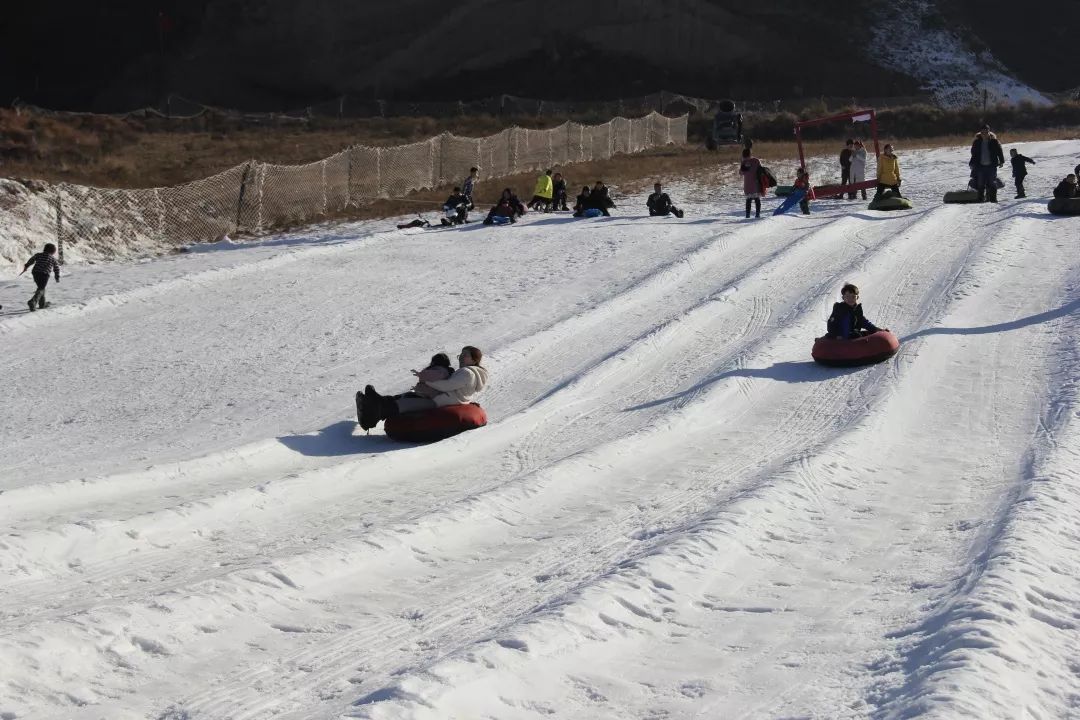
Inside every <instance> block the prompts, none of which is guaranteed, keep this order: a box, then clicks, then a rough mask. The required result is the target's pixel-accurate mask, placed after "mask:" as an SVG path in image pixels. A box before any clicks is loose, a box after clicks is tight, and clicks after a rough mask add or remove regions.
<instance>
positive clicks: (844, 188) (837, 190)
mask: <svg viewBox="0 0 1080 720" xmlns="http://www.w3.org/2000/svg"><path fill="white" fill-rule="evenodd" d="M842 120H852V121H856V122H865V121H867V120H869V121H870V135H871V137H872V138H873V139H874V156H875V157H881V147H880V146H879V145H878V134H877V113H875V112H874V109H873V108H868V109H866V110H854V111H852V112H846V113H840V114H839V115H831V116H829V117H823V118H815V119H814V120H802V121H800V122H797V123H795V141H796V142H797V143H798V144H799V165H800V166H801V167H806V157H805V156H804V155H803V144H802V129H803V128H804V127H813V126H814V125H824V124H825V123H831V122H838V121H842ZM876 187H877V180H876V179H875V180H864V181H863V182H859V183H852V184H851V185H819V186H818V187H813V188H811V189H810V197H812V198H815V197H818V196H819V195H820V196H821V197H829V196H830V195H839V194H841V193H845V192H855V191H856V190H864V189H865V190H869V189H870V188H876Z"/></svg>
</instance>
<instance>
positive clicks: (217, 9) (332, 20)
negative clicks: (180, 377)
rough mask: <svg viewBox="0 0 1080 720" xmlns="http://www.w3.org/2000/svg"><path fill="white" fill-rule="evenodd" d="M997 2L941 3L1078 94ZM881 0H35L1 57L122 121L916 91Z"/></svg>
mask: <svg viewBox="0 0 1080 720" xmlns="http://www.w3.org/2000/svg"><path fill="white" fill-rule="evenodd" d="M995 3H996V4H997V5H1002V6H1004V5H1005V3H1004V2H997V0H989V2H980V3H975V2H968V1H967V0H940V3H939V4H941V5H942V13H943V16H945V17H947V18H949V22H956V23H957V24H958V25H963V24H965V23H966V25H965V27H966V26H970V27H971V28H972V29H973V30H975V31H977V32H979V33H983V32H985V39H984V41H985V42H986V43H987V44H988V46H990V47H991V48H992V49H993V51H994V52H995V54H997V55H998V56H999V57H1000V58H1002V59H1003V60H1005V61H1006V63H1007V64H1009V63H1013V64H1014V65H1015V67H1016V69H1017V71H1018V72H1020V73H1021V74H1022V75H1023V77H1024V79H1025V80H1026V81H1027V82H1029V83H1031V84H1034V85H1035V86H1036V87H1041V88H1042V89H1047V90H1055V89H1061V88H1063V87H1066V86H1067V85H1068V84H1069V80H1070V78H1066V77H1065V75H1067V73H1063V72H1057V71H1056V70H1055V71H1053V72H1052V71H1051V69H1048V68H1047V67H1044V66H1049V65H1054V62H1053V61H1054V59H1055V58H1057V59H1058V60H1057V61H1056V62H1057V63H1058V64H1060V58H1061V57H1063V56H1064V53H1066V52H1067V51H1069V49H1070V41H1071V38H1069V37H1068V36H1067V35H1063V34H1061V33H1050V34H1049V35H1050V36H1049V38H1048V39H1047V38H1046V37H1045V33H1041V34H1040V36H1039V38H1038V42H1039V44H1040V47H1041V52H1030V50H1031V48H1030V45H1031V44H1033V42H1034V41H1032V40H1030V39H1029V41H1028V45H1026V46H1024V47H1021V45H1023V43H1021V42H1020V40H1019V39H1018V38H1017V37H1014V36H1013V35H1012V34H1011V33H1009V32H1005V31H1004V27H1005V24H1004V23H1002V24H1001V27H1000V28H999V27H998V26H997V25H994V22H993V21H990V20H985V21H984V20H983V17H982V10H981V8H984V7H986V6H987V5H988V4H989V5H995ZM1047 4H1048V5H1052V4H1058V3H1047ZM865 7H866V6H865V5H864V4H862V3H852V2H847V1H845V2H838V1H837V0H822V1H821V2H817V3H805V2H794V1H793V0H773V1H772V2H759V3H743V2H735V1H734V0H665V1H657V0H608V1H607V2H594V1H593V0H578V1H577V2H569V1H565V0H552V1H548V2H542V3H537V2H529V1H526V0H459V1H458V2H456V3H446V2H445V1H443V0H396V1H394V2H390V1H388V0H378V1H371V0H367V1H360V2H357V1H356V0H311V1H309V2H302V3H301V2H296V0H161V1H160V2H158V3H146V2H136V1H134V0H118V1H116V2H109V3H90V2H85V0H84V2H81V3H75V2H67V1H65V0H53V1H52V2H48V1H46V2H43V3H40V4H37V5H35V4H30V3H20V4H19V5H18V6H17V7H15V8H13V9H11V10H10V11H5V13H6V15H7V17H6V18H5V24H4V26H3V28H2V34H0V43H2V47H0V53H2V55H3V57H2V58H0V59H2V60H3V62H4V65H5V67H6V68H11V69H12V70H13V71H14V72H12V73H7V74H6V77H5V78H3V79H0V83H2V86H0V91H2V97H0V99H2V100H4V101H8V102H9V101H10V100H11V98H12V97H14V96H18V97H21V98H23V99H24V100H28V101H31V102H36V103H38V104H42V105H46V106H51V107H64V108H78V109H95V110H118V109H129V108H132V107H138V106H142V105H146V104H150V103H154V102H156V101H157V100H158V99H159V98H160V97H162V96H163V95H164V94H166V93H168V92H175V93H180V94H183V95H187V96H189V97H192V98H197V99H200V100H203V101H205V102H208V103H212V104H218V105H224V106H232V107H240V108H246V109H266V110H274V109H286V108H292V107H296V106H299V105H304V104H308V103H311V102H316V101H321V100H325V99H327V98H330V97H334V96H337V95H341V94H346V93H348V94H355V95H359V96H364V97H391V98H399V99H430V100H438V99H470V98H477V97H483V96H488V95H493V94H500V93H510V94H516V95H527V96H534V97H545V98H550V99H581V98H590V97H602V98H615V97H620V96H632V95H641V94H645V93H650V92H654V91H656V90H658V89H661V88H666V89H670V90H675V91H679V92H685V93H690V94H696V95H701V96H707V97H721V96H733V97H739V98H746V99H774V98H789V99H790V98H796V97H814V96H818V95H833V96H835V95H859V96H883V95H901V94H910V93H913V92H915V91H916V90H917V83H916V82H915V81H914V80H912V79H911V78H909V77H907V76H906V75H904V74H902V73H901V72H899V71H897V70H894V69H892V68H890V67H885V66H884V63H882V62H881V61H880V59H879V57H878V55H879V53H878V52H877V51H876V48H875V41H874V40H873V39H872V35H871V29H870V24H871V23H872V22H874V21H873V20H872V19H871V18H870V17H869V15H868V13H867V11H866V10H865V9H864V8H865ZM1077 8H1080V5H1077V4H1076V3H1073V4H1072V6H1071V10H1068V11H1066V12H1067V13H1068V12H1071V13H1072V14H1078V13H1080V10H1077ZM1001 12H1004V11H1003V10H1002V11H999V13H998V20H999V21H1000V18H1001V17H1002V16H1001V14H1000V13H1001ZM1077 20H1078V21H1080V18H1078V19H1077ZM896 21H897V22H903V21H904V19H903V17H898V18H896ZM1044 27H1045V26H1044ZM1073 27H1077V24H1075V23H1074V24H1073ZM1043 45H1046V47H1042V46H1043ZM1057 67H1058V66H1057V65H1055V66H1054V68H1055V69H1056V68H1057ZM1043 81H1045V82H1043Z"/></svg>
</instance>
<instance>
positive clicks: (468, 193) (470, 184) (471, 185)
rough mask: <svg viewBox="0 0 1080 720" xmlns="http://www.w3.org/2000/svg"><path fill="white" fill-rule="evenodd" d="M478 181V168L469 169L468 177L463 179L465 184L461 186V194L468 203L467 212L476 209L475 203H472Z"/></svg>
mask: <svg viewBox="0 0 1080 720" xmlns="http://www.w3.org/2000/svg"><path fill="white" fill-rule="evenodd" d="M479 179H480V168H478V167H471V168H469V177H467V178H465V183H464V184H463V185H462V186H461V194H462V195H464V196H465V197H466V198H467V199H468V201H469V207H468V209H469V210H474V209H475V208H476V203H474V202H473V191H474V190H475V189H476V181H477V180H479Z"/></svg>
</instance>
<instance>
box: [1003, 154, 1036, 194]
mask: <svg viewBox="0 0 1080 720" xmlns="http://www.w3.org/2000/svg"><path fill="white" fill-rule="evenodd" d="M1009 161H1010V162H1011V163H1012V173H1013V182H1015V183H1016V199H1017V200H1019V199H1020V198H1024V197H1027V194H1026V193H1025V192H1024V178H1026V177H1027V166H1028V164H1031V165H1034V164H1035V161H1034V160H1032V159H1031V158H1029V157H1027V156H1026V155H1021V154H1020V153H1018V152H1017V151H1016V148H1012V149H1011V150H1009Z"/></svg>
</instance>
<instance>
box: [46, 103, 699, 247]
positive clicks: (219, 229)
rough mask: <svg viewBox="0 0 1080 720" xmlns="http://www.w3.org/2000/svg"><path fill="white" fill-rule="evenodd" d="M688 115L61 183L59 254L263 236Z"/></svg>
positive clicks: (652, 137) (648, 136)
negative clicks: (112, 184)
mask: <svg viewBox="0 0 1080 720" xmlns="http://www.w3.org/2000/svg"><path fill="white" fill-rule="evenodd" d="M687 122H688V116H686V115H684V116H682V117H678V118H668V117H665V116H664V115H660V114H659V113H655V112H654V113H651V114H650V115H647V116H645V117H642V118H634V119H626V118H614V119H613V120H611V121H609V122H607V123H604V124H602V125H581V124H578V123H575V122H567V123H564V124H562V125H560V126H558V127H554V128H550V129H546V130H532V129H528V128H510V129H507V130H503V131H502V132H500V133H497V134H495V135H490V136H488V137H483V138H466V137H457V136H455V135H451V134H450V133H443V134H442V135H439V136H437V137H433V138H430V139H428V140H424V141H421V142H416V143H412V144H410V145H399V146H396V147H381V148H373V147H366V146H360V145H357V146H354V147H351V148H348V149H347V150H344V151H342V152H340V153H338V154H336V155H333V156H331V157H328V158H326V159H325V160H320V161H318V162H313V163H308V164H306V165H273V164H270V163H261V162H258V161H255V160H252V161H250V162H247V163H244V164H242V165H237V166H236V167H233V168H230V169H228V170H226V171H224V172H221V173H218V174H217V175H214V176H211V177H208V178H204V179H202V180H196V181H195V182H190V183H186V184H184V185H176V186H173V187H166V188H150V189H138V190H118V189H106V188H95V187H85V186H81V185H71V184H67V183H62V184H60V185H57V186H55V188H54V195H53V207H54V209H55V214H56V217H55V225H56V233H57V240H58V241H59V247H60V256H61V261H62V260H63V248H64V245H72V244H80V245H85V246H86V247H89V248H94V249H95V250H97V251H98V252H99V254H101V255H104V256H109V255H111V254H120V253H121V252H124V254H127V253H130V252H132V251H134V252H137V251H138V250H139V248H161V247H162V246H168V245H173V246H178V245H187V244H190V243H196V242H205V241H211V240H215V239H217V238H220V237H221V236H223V235H225V234H230V233H231V234H237V233H252V234H259V233H262V232H266V231H269V230H275V229H280V228H284V227H295V226H299V225H304V224H307V223H310V222H312V221H314V220H317V219H319V218H322V217H326V216H327V215H331V214H333V213H336V212H341V211H343V210H345V209H347V208H349V207H350V206H358V205H361V204H364V203H366V202H370V201H372V200H376V199H379V198H398V197H403V196H405V195H407V194H408V193H410V192H413V191H416V190H425V189H432V188H436V187H440V186H444V185H455V184H460V183H461V182H462V181H464V179H465V177H466V176H467V175H468V173H469V168H470V167H473V166H476V167H478V168H480V179H481V180H490V179H493V178H498V177H504V176H507V175H514V174H517V173H523V172H533V171H540V170H543V169H545V168H550V167H552V166H553V165H563V164H567V163H573V162H584V161H589V160H603V159H606V158H610V157H611V156H613V155H616V154H620V153H635V152H641V151H643V150H647V149H649V148H653V147H659V146H662V145H667V144H685V143H686V133H687Z"/></svg>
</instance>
